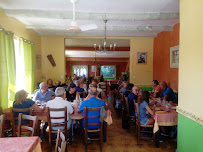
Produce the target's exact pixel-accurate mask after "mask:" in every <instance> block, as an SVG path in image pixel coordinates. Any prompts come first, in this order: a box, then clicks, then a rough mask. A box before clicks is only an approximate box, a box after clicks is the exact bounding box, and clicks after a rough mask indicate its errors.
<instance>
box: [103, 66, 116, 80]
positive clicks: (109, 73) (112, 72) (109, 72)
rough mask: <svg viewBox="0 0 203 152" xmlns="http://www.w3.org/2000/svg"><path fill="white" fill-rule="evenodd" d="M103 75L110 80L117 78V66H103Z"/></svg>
mask: <svg viewBox="0 0 203 152" xmlns="http://www.w3.org/2000/svg"><path fill="white" fill-rule="evenodd" d="M101 75H103V76H104V77H109V78H112V77H116V66H115V65H111V66H107V65H105V66H101Z"/></svg>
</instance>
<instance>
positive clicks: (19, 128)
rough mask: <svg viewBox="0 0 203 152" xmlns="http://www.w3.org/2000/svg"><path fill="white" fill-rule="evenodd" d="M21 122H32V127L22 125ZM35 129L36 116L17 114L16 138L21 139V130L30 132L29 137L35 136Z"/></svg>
mask: <svg viewBox="0 0 203 152" xmlns="http://www.w3.org/2000/svg"><path fill="white" fill-rule="evenodd" d="M22 120H29V121H32V127H30V126H27V125H22ZM36 127H37V116H31V115H25V114H22V113H19V115H18V137H21V129H24V130H28V131H30V132H31V134H30V136H35V135H36Z"/></svg>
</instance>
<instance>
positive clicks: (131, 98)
mask: <svg viewBox="0 0 203 152" xmlns="http://www.w3.org/2000/svg"><path fill="white" fill-rule="evenodd" d="M138 94H139V88H138V87H137V86H134V87H133V88H132V92H131V93H130V94H129V95H128V105H129V114H130V116H134V115H135V105H134V100H135V101H137V99H138Z"/></svg>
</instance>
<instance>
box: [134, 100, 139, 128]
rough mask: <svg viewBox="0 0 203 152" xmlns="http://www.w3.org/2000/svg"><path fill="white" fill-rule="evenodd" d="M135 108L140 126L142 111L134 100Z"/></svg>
mask: <svg viewBox="0 0 203 152" xmlns="http://www.w3.org/2000/svg"><path fill="white" fill-rule="evenodd" d="M134 105H135V109H136V112H137V121H136V122H137V125H138V126H140V112H139V104H138V103H136V102H135V101H134Z"/></svg>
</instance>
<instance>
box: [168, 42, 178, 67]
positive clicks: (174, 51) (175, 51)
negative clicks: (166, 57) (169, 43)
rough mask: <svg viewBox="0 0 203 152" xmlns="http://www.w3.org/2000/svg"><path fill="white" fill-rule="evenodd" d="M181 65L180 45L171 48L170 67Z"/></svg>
mask: <svg viewBox="0 0 203 152" xmlns="http://www.w3.org/2000/svg"><path fill="white" fill-rule="evenodd" d="M178 67H179V45H177V46H174V47H171V48H170V68H178Z"/></svg>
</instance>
